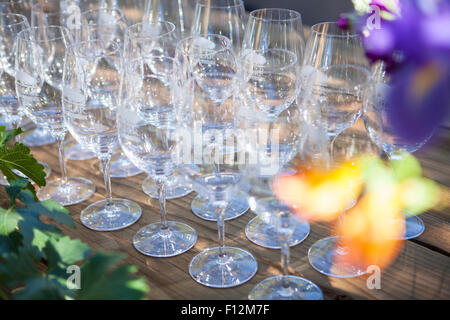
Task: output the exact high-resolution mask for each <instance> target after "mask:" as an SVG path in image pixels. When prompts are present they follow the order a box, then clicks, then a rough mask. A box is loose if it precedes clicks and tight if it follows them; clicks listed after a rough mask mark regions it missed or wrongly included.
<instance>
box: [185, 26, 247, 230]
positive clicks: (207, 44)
mask: <svg viewBox="0 0 450 320" xmlns="http://www.w3.org/2000/svg"><path fill="white" fill-rule="evenodd" d="M217 39H218V38H217V37H216V36H212V37H210V36H209V35H207V34H205V35H197V36H192V37H188V38H185V39H183V40H182V41H180V42H179V44H178V46H177V48H178V51H179V56H181V55H185V56H187V55H189V51H192V50H194V51H198V52H201V51H202V50H208V48H214V47H216V46H217V43H215V42H214V41H218V40H217ZM224 39H227V38H226V37H225V38H224ZM220 45H221V46H226V45H229V48H225V47H224V50H223V51H222V52H219V55H221V54H228V52H229V51H230V50H232V48H231V42H229V40H227V41H225V40H224V41H222V43H220ZM225 68H227V67H226V66H225V67H224V69H225ZM225 71H226V70H225ZM203 76H204V75H200V77H201V78H200V77H199V78H198V79H196V83H197V84H199V86H197V87H195V88H196V89H197V91H198V89H200V88H201V86H202V87H203V89H204V90H205V91H209V92H208V93H211V94H213V95H214V90H215V89H214V87H216V88H218V87H219V83H220V82H221V81H222V80H221V79H220V77H222V76H225V77H226V74H222V75H221V74H216V75H213V74H212V73H211V74H210V75H208V77H209V76H211V77H212V79H208V77H205V78H203ZM215 77H217V79H215ZM209 80H211V81H209ZM224 80H225V79H224ZM210 85H211V86H210ZM223 89H224V90H223V91H224V92H223V93H221V94H222V95H225V97H227V96H230V95H231V92H232V91H233V90H234V86H233V87H225V88H223ZM188 96H189V95H188V94H187V97H188ZM192 99H193V102H192V103H193V104H194V105H195V106H199V108H204V109H205V110H207V109H208V108H212V107H213V105H221V104H222V103H221V101H220V100H221V99H225V98H221V97H214V96H213V97H212V98H208V97H207V96H206V95H205V94H204V93H202V91H201V90H200V91H198V92H195V95H194V96H192ZM225 100H226V99H225ZM208 105H210V106H209V107H208ZM221 107H226V108H227V109H226V110H228V109H230V108H229V107H228V106H227V104H225V105H222V106H221ZM227 112H228V113H229V110H228V111H227ZM208 121H211V122H214V121H216V119H211V120H208ZM197 193H198V195H197V196H196V197H195V198H194V199H193V201H192V203H191V209H192V212H193V213H194V214H195V215H196V216H197V217H199V218H201V219H203V220H207V221H216V220H217V210H215V205H214V204H213V203H212V201H211V199H210V198H208V196H207V194H202V193H201V192H197ZM247 210H248V203H247V200H246V198H245V197H244V195H242V194H241V193H239V192H236V194H233V196H231V197H230V200H229V201H228V203H227V206H226V208H225V217H224V219H225V221H228V220H231V219H235V218H238V217H240V216H241V215H243V214H244V213H245V212H247Z"/></svg>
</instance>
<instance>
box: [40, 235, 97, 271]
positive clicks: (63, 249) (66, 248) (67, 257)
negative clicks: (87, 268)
mask: <svg viewBox="0 0 450 320" xmlns="http://www.w3.org/2000/svg"><path fill="white" fill-rule="evenodd" d="M43 250H44V252H45V256H46V257H47V263H48V270H49V272H52V271H54V270H55V269H57V268H63V269H65V268H67V266H69V265H72V264H74V263H76V262H78V261H81V260H84V259H86V258H87V257H88V256H89V254H90V253H91V248H89V246H88V245H87V244H85V243H83V242H81V241H80V240H78V239H75V240H74V239H71V238H69V237H61V238H60V239H55V238H52V239H50V240H49V241H48V242H47V243H46V246H45V248H44V249H43Z"/></svg>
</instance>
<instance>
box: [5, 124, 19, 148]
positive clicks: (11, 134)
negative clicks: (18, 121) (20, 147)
mask: <svg viewBox="0 0 450 320" xmlns="http://www.w3.org/2000/svg"><path fill="white" fill-rule="evenodd" d="M22 132H23V131H22V129H21V128H17V129H13V130H9V131H6V127H5V126H0V146H1V147H3V146H6V145H7V144H8V142H10V141H11V140H12V139H13V138H14V137H16V136H18V135H19V134H21V133H22Z"/></svg>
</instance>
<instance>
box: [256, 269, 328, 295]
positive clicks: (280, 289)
mask: <svg viewBox="0 0 450 320" xmlns="http://www.w3.org/2000/svg"><path fill="white" fill-rule="evenodd" d="M248 299H249V300H323V294H322V290H320V288H319V287H318V286H317V285H316V284H314V283H313V282H311V281H309V280H307V279H304V278H301V277H297V276H291V275H288V276H273V277H270V278H267V279H265V280H263V281H261V282H260V283H258V284H257V285H256V286H255V287H254V288H253V289H252V291H250V293H249V295H248Z"/></svg>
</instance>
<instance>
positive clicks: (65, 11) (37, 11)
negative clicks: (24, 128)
mask: <svg viewBox="0 0 450 320" xmlns="http://www.w3.org/2000/svg"><path fill="white" fill-rule="evenodd" d="M73 4H75V2H72V3H71V4H70V5H73ZM70 5H69V3H67V2H62V1H53V0H42V1H38V2H36V3H35V4H34V5H32V7H31V26H32V27H47V26H51V25H55V26H65V27H67V28H68V29H69V31H70V32H71V35H72V38H74V35H75V34H76V30H75V28H78V26H76V25H74V23H71V22H73V21H72V20H71V19H69V17H70V16H71V15H72V14H75V13H76V12H75V11H74V10H73V9H72V8H70ZM69 20H70V21H69ZM51 142H52V140H50V139H49V138H48V134H47V132H46V130H45V129H44V128H42V126H40V125H39V124H38V125H37V128H36V129H35V130H34V131H33V133H32V134H30V135H28V136H27V137H26V138H25V139H24V143H28V145H44V144H48V143H51ZM69 144H70V143H69ZM70 145H71V147H70V148H66V147H65V153H66V155H65V158H66V159H68V160H86V159H91V158H94V157H95V155H94V154H92V153H91V152H89V151H88V150H84V149H82V148H81V147H80V145H79V144H73V145H72V144H70ZM74 154H76V157H74V156H73V155H74Z"/></svg>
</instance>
